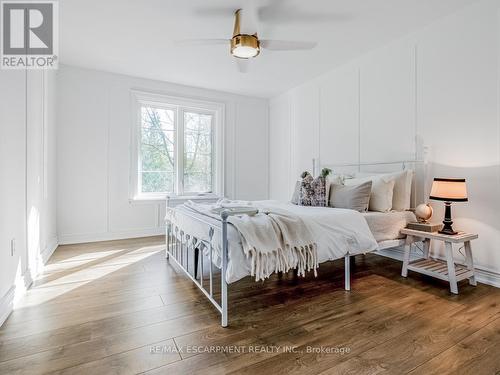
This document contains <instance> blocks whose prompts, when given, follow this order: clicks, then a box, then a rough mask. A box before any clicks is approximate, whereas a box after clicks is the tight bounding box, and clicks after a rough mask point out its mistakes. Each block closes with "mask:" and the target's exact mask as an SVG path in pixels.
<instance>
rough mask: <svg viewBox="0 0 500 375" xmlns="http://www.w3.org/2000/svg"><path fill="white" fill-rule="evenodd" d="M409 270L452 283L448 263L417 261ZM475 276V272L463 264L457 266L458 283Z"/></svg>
mask: <svg viewBox="0 0 500 375" xmlns="http://www.w3.org/2000/svg"><path fill="white" fill-rule="evenodd" d="M408 270H410V271H414V272H418V273H421V274H423V275H427V276H432V277H435V278H437V279H441V280H444V281H450V278H449V276H448V265H447V263H446V261H443V260H439V259H430V258H428V259H425V258H423V259H417V260H414V261H412V262H410V263H409V264H408ZM472 276H474V271H471V270H469V269H467V267H465V266H462V265H461V264H455V277H456V281H461V280H465V279H468V278H470V277H472Z"/></svg>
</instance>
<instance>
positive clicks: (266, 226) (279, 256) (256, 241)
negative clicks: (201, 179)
mask: <svg viewBox="0 0 500 375" xmlns="http://www.w3.org/2000/svg"><path fill="white" fill-rule="evenodd" d="M186 205H188V206H189V207H190V208H191V209H194V210H196V211H199V212H201V213H204V214H211V215H212V216H213V212H214V210H217V209H220V208H221V207H231V208H236V207H238V205H240V206H242V207H246V208H248V207H249V205H250V203H249V202H230V201H227V200H224V201H219V202H218V203H217V204H215V205H211V206H207V205H200V204H196V203H194V202H188V203H186ZM255 207H256V208H258V209H259V213H258V214H256V215H254V216H248V215H234V216H229V218H228V222H229V223H231V224H232V225H234V227H235V228H236V229H237V230H238V232H239V233H240V236H241V242H242V246H243V251H244V253H245V255H246V256H247V258H249V259H250V262H251V275H252V276H254V277H255V280H256V281H259V280H264V279H265V278H267V277H269V276H270V274H271V273H272V272H287V271H289V270H290V269H297V271H298V274H299V275H301V276H304V275H305V273H306V271H310V270H313V271H314V275H316V269H317V268H318V255H317V246H316V242H315V240H314V237H313V235H312V233H311V230H310V229H309V227H308V226H307V224H306V223H305V222H304V221H303V220H302V219H301V218H300V217H299V216H297V215H295V214H294V213H292V212H290V211H288V210H286V209H282V208H277V207H266V206H265V205H260V204H259V205H255Z"/></svg>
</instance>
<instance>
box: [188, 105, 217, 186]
mask: <svg viewBox="0 0 500 375" xmlns="http://www.w3.org/2000/svg"><path fill="white" fill-rule="evenodd" d="M212 120H213V116H212V115H210V114H203V113H195V112H184V193H205V192H211V191H212V190H213V189H212V180H213V176H212Z"/></svg>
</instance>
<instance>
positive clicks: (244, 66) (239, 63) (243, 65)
mask: <svg viewBox="0 0 500 375" xmlns="http://www.w3.org/2000/svg"><path fill="white" fill-rule="evenodd" d="M234 62H235V63H236V67H237V68H238V71H239V72H240V73H248V68H249V66H250V60H249V59H239V58H237V57H235V58H234Z"/></svg>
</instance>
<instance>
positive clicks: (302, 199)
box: [292, 168, 331, 207]
mask: <svg viewBox="0 0 500 375" xmlns="http://www.w3.org/2000/svg"><path fill="white" fill-rule="evenodd" d="M330 172H331V170H330V169H328V168H324V169H323V170H322V171H321V175H320V176H318V177H316V178H315V179H314V178H313V177H312V176H311V174H310V173H309V172H303V173H302V175H301V177H302V180H301V182H300V191H299V199H298V204H299V205H301V206H317V207H326V206H327V205H328V204H327V203H328V202H327V199H328V198H327V191H326V184H327V183H326V178H327V176H328V175H329V174H330ZM292 199H293V197H292Z"/></svg>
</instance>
